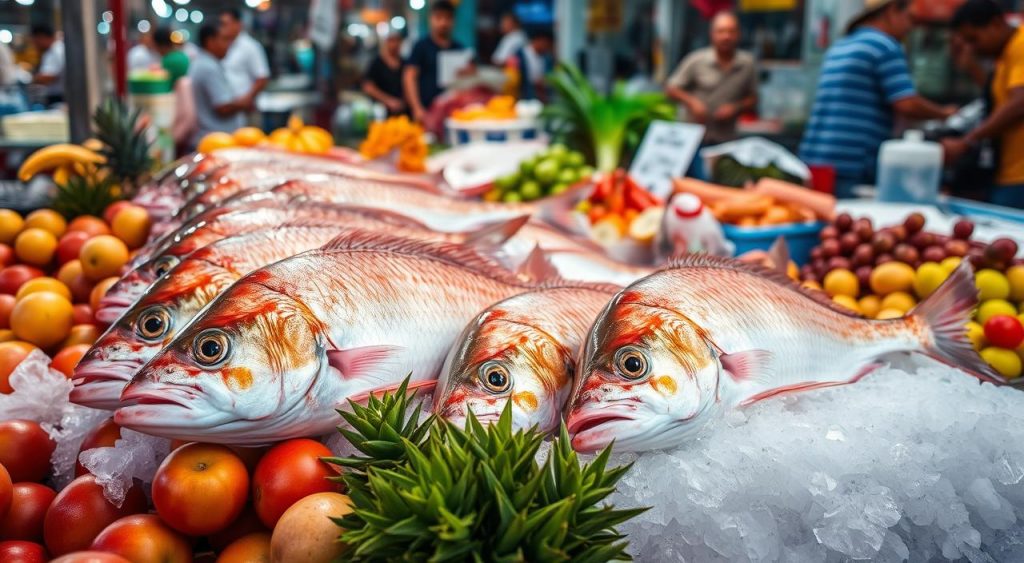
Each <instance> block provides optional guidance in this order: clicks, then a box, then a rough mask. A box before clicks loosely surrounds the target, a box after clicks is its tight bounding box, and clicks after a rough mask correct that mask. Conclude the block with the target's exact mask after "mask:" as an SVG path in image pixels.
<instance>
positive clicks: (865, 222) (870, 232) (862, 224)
mask: <svg viewBox="0 0 1024 563" xmlns="http://www.w3.org/2000/svg"><path fill="white" fill-rule="evenodd" d="M853 232H855V233H857V236H858V237H860V240H862V241H864V242H869V241H870V240H871V239H872V238H873V237H874V236H875V228H874V227H872V226H871V219H866V218H865V219H857V220H856V221H855V222H854V223H853Z"/></svg>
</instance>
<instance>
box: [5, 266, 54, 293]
mask: <svg viewBox="0 0 1024 563" xmlns="http://www.w3.org/2000/svg"><path fill="white" fill-rule="evenodd" d="M42 275H43V271H42V270H40V269H39V268H33V267H32V266H25V265H24V264H18V265H17V266H8V267H6V268H4V269H3V270H0V293H6V294H8V295H14V294H15V293H18V288H20V287H21V284H23V283H25V282H27V281H28V280H30V279H33V278H38V277H42Z"/></svg>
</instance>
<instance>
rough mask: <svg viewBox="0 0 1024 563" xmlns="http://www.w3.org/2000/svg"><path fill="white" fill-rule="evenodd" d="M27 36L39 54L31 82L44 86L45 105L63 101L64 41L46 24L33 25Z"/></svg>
mask: <svg viewBox="0 0 1024 563" xmlns="http://www.w3.org/2000/svg"><path fill="white" fill-rule="evenodd" d="M29 36H30V37H31V39H32V44H33V45H34V46H35V48H36V50H37V51H39V54H40V59H39V68H38V69H37V70H36V73H35V75H33V76H32V82H33V83H35V84H42V85H43V86H46V103H47V104H55V103H58V102H62V101H64V41H62V40H60V39H58V38H57V33H56V32H55V31H54V30H53V28H52V27H50V26H49V25H48V24H36V25H33V26H32V29H31V31H30V33H29Z"/></svg>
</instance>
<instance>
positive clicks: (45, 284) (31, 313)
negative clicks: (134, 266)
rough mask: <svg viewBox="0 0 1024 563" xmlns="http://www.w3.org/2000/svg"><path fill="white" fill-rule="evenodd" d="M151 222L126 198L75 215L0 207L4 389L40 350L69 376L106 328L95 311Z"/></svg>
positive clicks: (0, 376)
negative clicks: (99, 212) (98, 213)
mask: <svg viewBox="0 0 1024 563" xmlns="http://www.w3.org/2000/svg"><path fill="white" fill-rule="evenodd" d="M149 229H150V218H149V213H148V212H147V211H146V210H145V209H143V208H141V207H139V206H137V205H133V204H131V203H128V202H124V201H120V202H117V203H115V204H113V205H111V206H110V207H108V208H107V209H106V211H105V212H104V217H103V218H100V217H94V216H89V215H84V216H81V217H76V218H74V219H72V220H71V221H70V222H68V221H67V220H66V219H65V218H64V217H62V216H61V215H60V214H59V213H57V212H56V211H53V210H50V209H40V210H38V211H33V212H32V213H29V214H28V215H26V216H25V217H22V216H21V215H19V214H18V213H16V212H14V211H11V210H9V209H0V393H10V392H11V391H12V389H11V386H10V382H9V378H10V374H11V372H13V371H14V368H15V367H16V366H17V365H18V364H19V363H20V362H21V361H22V360H23V359H25V357H26V356H28V354H29V353H30V352H32V351H33V350H35V349H40V350H43V351H44V352H46V353H48V354H51V355H52V363H51V366H52V367H53V368H54V369H56V370H58V371H60V372H61V373H63V374H65V375H67V376H68V377H71V373H72V371H73V370H74V367H75V365H76V364H78V361H79V360H80V359H81V358H82V356H83V355H84V354H85V352H86V351H87V350H88V349H89V346H90V345H91V344H92V343H93V342H94V341H95V340H96V338H98V337H99V335H100V333H101V331H102V328H103V327H101V326H99V323H98V322H97V321H96V319H95V317H94V316H93V311H95V309H96V307H97V304H98V303H99V300H100V299H101V298H102V297H103V295H104V294H105V293H106V291H107V290H108V289H109V288H110V286H111V285H113V284H114V282H116V281H117V280H118V278H119V277H120V276H121V274H122V270H123V269H124V267H125V265H126V264H127V263H128V261H129V259H130V258H131V255H132V251H133V250H135V249H138V248H140V247H142V245H144V244H145V243H146V239H147V238H148V237H149Z"/></svg>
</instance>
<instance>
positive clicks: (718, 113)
mask: <svg viewBox="0 0 1024 563" xmlns="http://www.w3.org/2000/svg"><path fill="white" fill-rule="evenodd" d="M739 113H740V108H739V106H737V105H736V104H722V105H720V106H718V109H716V110H715V115H714V117H715V121H732V120H733V119H734V118H735V117H736V116H737V115H739Z"/></svg>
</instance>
